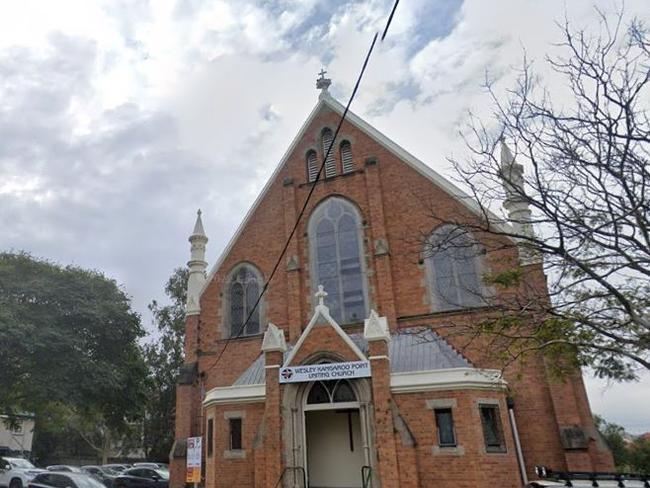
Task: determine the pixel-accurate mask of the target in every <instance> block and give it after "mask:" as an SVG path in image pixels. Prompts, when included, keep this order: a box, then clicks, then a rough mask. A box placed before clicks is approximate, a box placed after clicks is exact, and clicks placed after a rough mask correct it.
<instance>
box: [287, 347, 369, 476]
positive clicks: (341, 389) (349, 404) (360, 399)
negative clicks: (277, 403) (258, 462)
mask: <svg viewBox="0 0 650 488" xmlns="http://www.w3.org/2000/svg"><path fill="white" fill-rule="evenodd" d="M310 359H311V360H308V361H305V363H304V364H317V363H335V362H341V361H342V359H341V358H339V357H337V356H334V355H332V354H319V355H318V356H317V357H314V358H310ZM324 383H325V382H320V381H313V382H305V383H288V384H285V385H284V392H283V395H282V415H283V417H284V419H285V421H284V422H283V428H282V429H283V432H282V436H283V439H284V442H283V446H284V452H283V457H284V465H285V466H297V467H302V468H303V469H304V470H305V473H307V475H308V473H309V471H308V470H309V466H308V458H307V454H308V453H307V429H306V417H305V415H306V413H308V412H317V411H327V410H330V411H335V410H337V409H339V410H341V409H358V412H359V417H358V419H359V427H360V443H361V445H360V446H359V447H360V449H361V450H362V454H363V463H364V465H366V466H371V467H372V468H373V471H375V469H374V467H375V466H376V465H377V460H376V453H375V449H374V427H373V425H374V415H373V408H372V385H371V382H370V378H357V379H354V380H341V381H340V382H339V383H337V384H334V383H331V384H330V383H325V384H324ZM341 385H345V386H341ZM314 388H317V389H316V390H314ZM312 391H314V393H313V394H312V402H311V403H310V402H309V396H310V393H311V392H312ZM317 393H318V395H320V399H325V396H327V399H328V401H327V402H324V401H321V402H315V400H316V398H314V397H315V396H316V394H317ZM336 395H338V396H337V397H336V398H337V399H339V400H345V401H331V402H330V401H329V400H330V399H331V400H334V397H335V396H336ZM360 480H361V471H359V481H360ZM374 481H375V484H374V486H379V485H378V484H377V481H378V480H376V479H375V480H374ZM291 486H294V485H292V481H291V476H287V479H286V480H285V487H291ZM359 486H361V483H360V482H359Z"/></svg>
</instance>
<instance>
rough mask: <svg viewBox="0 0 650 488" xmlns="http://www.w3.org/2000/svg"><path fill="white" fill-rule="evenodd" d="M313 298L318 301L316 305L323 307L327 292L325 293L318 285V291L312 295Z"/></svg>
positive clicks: (321, 286)
mask: <svg viewBox="0 0 650 488" xmlns="http://www.w3.org/2000/svg"><path fill="white" fill-rule="evenodd" d="M314 296H315V297H316V298H317V299H318V305H325V297H326V296H327V292H326V291H325V288H323V285H318V291H317V292H316V293H314Z"/></svg>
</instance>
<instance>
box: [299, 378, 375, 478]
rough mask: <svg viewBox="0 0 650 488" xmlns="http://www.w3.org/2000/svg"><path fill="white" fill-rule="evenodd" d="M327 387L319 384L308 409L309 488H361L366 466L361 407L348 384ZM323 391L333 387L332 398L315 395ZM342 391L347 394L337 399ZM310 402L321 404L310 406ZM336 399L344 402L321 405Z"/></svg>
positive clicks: (323, 383) (306, 418) (306, 431)
mask: <svg viewBox="0 0 650 488" xmlns="http://www.w3.org/2000/svg"><path fill="white" fill-rule="evenodd" d="M327 383H329V382H322V383H321V382H319V383H316V384H315V385H314V386H313V387H312V392H310V395H309V397H308V402H307V405H305V413H304V415H305V437H306V446H307V453H306V454H307V456H306V457H307V459H306V461H307V476H308V480H309V487H310V488H361V486H362V481H361V476H362V473H361V470H362V468H363V466H364V464H366V462H365V452H364V450H365V446H364V443H363V438H364V436H363V433H362V425H361V424H362V422H361V418H360V412H359V405H358V403H357V402H356V396H355V395H354V392H353V390H352V388H350V385H349V384H347V382H345V383H344V384H343V385H342V386H341V385H339V384H338V383H339V382H336V383H333V384H329V385H328V384H327ZM319 385H320V386H319ZM323 387H325V388H326V389H327V387H330V388H329V390H330V391H328V392H325V393H329V395H323V393H324V392H322V391H321V392H320V394H319V395H312V393H313V389H314V388H317V389H318V388H323ZM338 387H340V390H343V389H345V392H341V391H340V390H339V394H338V395H337V394H336V392H337V389H339V388H338ZM348 388H349V390H348ZM342 393H344V394H342ZM309 399H311V400H312V401H313V400H319V401H318V403H316V402H312V403H310V402H309ZM335 399H340V400H344V401H339V402H336V401H327V402H325V401H321V400H335Z"/></svg>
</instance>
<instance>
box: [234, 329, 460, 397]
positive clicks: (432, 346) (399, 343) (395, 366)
mask: <svg viewBox="0 0 650 488" xmlns="http://www.w3.org/2000/svg"><path fill="white" fill-rule="evenodd" d="M350 338H351V339H352V340H353V341H354V343H355V344H356V345H357V346H358V347H359V349H361V351H362V352H363V353H364V354H366V355H367V353H368V342H367V341H366V340H365V339H364V337H363V334H350ZM291 349H293V346H292V345H289V346H288V348H287V351H286V352H285V353H284V358H285V359H286V358H287V356H288V354H289V352H290V351H291ZM388 354H389V357H390V371H391V373H407V372H414V371H431V370H434V369H448V368H467V367H471V366H472V365H471V364H470V362H469V361H468V360H467V359H465V358H464V357H463V356H461V355H460V354H459V353H458V352H456V351H455V350H454V349H453V348H452V347H451V346H450V345H449V344H448V343H447V342H446V341H445V340H444V339H442V338H441V337H440V336H439V335H438V334H436V333H435V332H434V331H432V330H431V329H426V328H410V329H401V330H400V331H398V332H396V333H394V334H392V335H391V341H390V343H389V347H388ZM262 383H264V355H263V354H260V356H259V357H258V358H257V359H256V360H255V361H253V364H251V365H250V366H249V367H248V369H247V370H246V371H244V373H243V374H242V375H241V376H240V377H239V378H237V380H236V381H235V383H234V384H235V385H260V384H262Z"/></svg>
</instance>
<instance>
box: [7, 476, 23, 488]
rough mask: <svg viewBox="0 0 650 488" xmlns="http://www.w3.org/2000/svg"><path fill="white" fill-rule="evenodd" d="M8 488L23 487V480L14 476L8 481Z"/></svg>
mask: <svg viewBox="0 0 650 488" xmlns="http://www.w3.org/2000/svg"><path fill="white" fill-rule="evenodd" d="M9 488H23V482H22V481H21V480H19V479H18V478H14V479H12V480H11V483H9Z"/></svg>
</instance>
